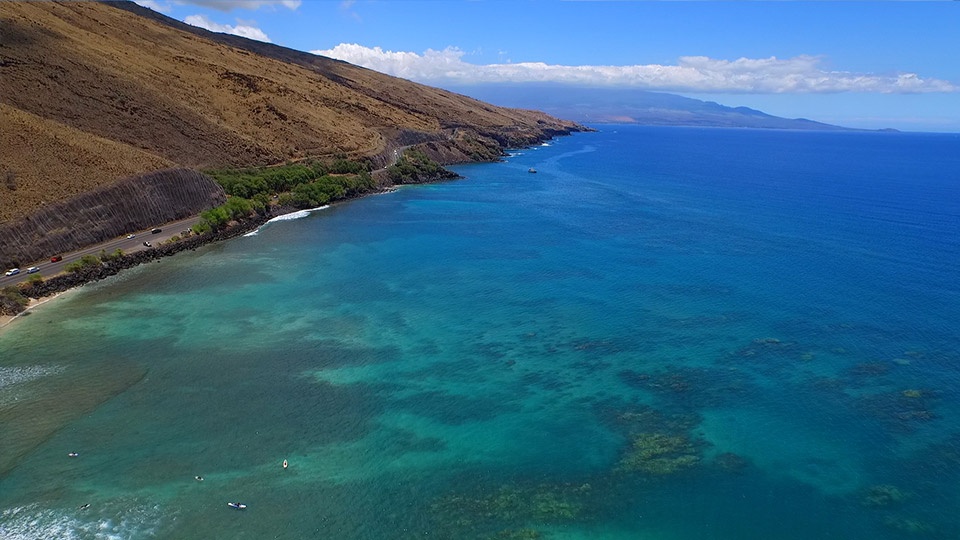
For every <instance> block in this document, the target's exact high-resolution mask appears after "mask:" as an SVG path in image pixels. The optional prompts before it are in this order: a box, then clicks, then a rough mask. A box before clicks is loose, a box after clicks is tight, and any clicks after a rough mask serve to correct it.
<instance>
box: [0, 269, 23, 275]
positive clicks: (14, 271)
mask: <svg viewBox="0 0 960 540" xmlns="http://www.w3.org/2000/svg"><path fill="white" fill-rule="evenodd" d="M19 273H20V269H19V268H11V269H9V270H7V273H6V274H4V275H5V276H7V277H10V276H15V275H17V274H19Z"/></svg>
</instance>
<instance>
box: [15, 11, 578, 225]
mask: <svg viewBox="0 0 960 540" xmlns="http://www.w3.org/2000/svg"><path fill="white" fill-rule="evenodd" d="M0 115H2V118H0V120H2V124H0V143H2V145H0V221H7V220H10V219H12V218H14V217H18V216H22V215H25V214H26V213H28V212H31V211H33V210H35V209H36V208H37V206H38V205H41V204H44V203H51V202H54V201H57V200H62V199H64V198H66V197H69V196H73V195H77V194H79V193H83V192H85V191H88V190H90V189H91V188H92V187H96V186H99V185H104V184H108V183H112V182H114V181H116V180H117V179H118V178H121V177H124V176H128V175H131V174H134V173H139V172H144V171H148V170H156V169H160V168H167V167H171V166H184V167H190V168H204V167H214V166H222V165H261V164H271V163H278V162H282V161H285V160H288V159H296V158H302V157H307V156H323V155H333V154H338V153H344V154H348V155H351V156H374V155H377V154H379V153H382V152H384V151H385V150H387V149H388V148H391V147H393V146H396V145H397V142H396V141H397V140H398V138H404V137H405V138H407V139H409V138H410V133H411V132H417V133H420V135H418V136H415V137H414V138H417V137H420V138H421V139H423V138H424V137H426V138H430V139H438V138H446V137H454V136H456V137H457V138H459V139H460V140H463V139H464V138H465V137H466V138H467V139H470V140H472V139H473V134H476V135H479V136H480V137H479V139H480V140H484V139H485V138H486V139H487V140H489V139H493V140H496V141H497V142H499V143H500V145H501V146H505V145H511V144H523V143H529V142H533V141H536V140H539V139H542V138H545V137H548V136H551V135H555V134H558V133H562V132H567V131H569V130H571V129H576V126H575V125H573V124H571V123H566V122H561V121H559V120H556V119H554V118H551V117H549V116H547V115H544V114H542V113H537V112H532V111H520V110H513V109H503V108H498V107H494V106H491V105H487V104H484V103H482V102H479V101H476V100H473V99H470V98H467V97H465V96H461V95H458V94H454V93H451V92H446V91H443V90H439V89H434V88H430V87H426V86H423V85H419V84H415V83H412V82H409V81H406V80H402V79H397V78H394V77H389V76H387V75H383V74H380V73H376V72H373V71H370V70H367V69H363V68H359V67H356V66H353V65H350V64H347V63H344V62H339V61H335V60H331V59H328V58H323V57H319V56H315V55H311V54H308V53H302V52H298V51H293V50H290V49H285V48H283V47H278V46H276V45H270V44H264V43H259V42H255V41H250V40H246V39H243V38H238V37H235V36H227V35H223V34H215V33H211V32H207V31H205V30H202V29H198V28H193V27H190V26H187V25H184V24H182V23H179V22H178V21H174V20H172V19H169V18H167V17H164V16H162V15H159V14H156V13H154V12H152V11H149V10H147V9H145V8H141V7H139V6H137V5H135V4H132V3H127V2H123V3H94V2H66V3H55V2H0ZM465 134H466V135H465ZM461 146H463V145H461ZM445 155H449V156H450V159H462V158H468V157H469V152H463V151H461V152H459V153H457V152H454V153H449V154H445ZM11 173H12V175H13V177H15V180H16V186H13V185H12V184H11V185H10V186H8V185H6V184H5V183H4V179H5V178H10V177H11Z"/></svg>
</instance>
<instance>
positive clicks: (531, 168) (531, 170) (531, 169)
mask: <svg viewBox="0 0 960 540" xmlns="http://www.w3.org/2000/svg"><path fill="white" fill-rule="evenodd" d="M527 172H528V173H531V174H533V173H536V172H537V170H536V169H534V168H533V167H530V168H529V169H527Z"/></svg>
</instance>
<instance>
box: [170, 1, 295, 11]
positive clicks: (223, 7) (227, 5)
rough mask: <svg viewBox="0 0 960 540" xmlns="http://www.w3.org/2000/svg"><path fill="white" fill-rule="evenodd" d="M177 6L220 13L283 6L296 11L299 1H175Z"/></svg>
mask: <svg viewBox="0 0 960 540" xmlns="http://www.w3.org/2000/svg"><path fill="white" fill-rule="evenodd" d="M176 2H177V3H178V4H193V5H196V6H204V7H208V8H213V9H218V10H220V11H231V10H234V9H260V8H261V7H265V6H267V7H275V6H283V7H285V8H288V9H297V8H298V7H300V4H301V3H302V2H301V0H176Z"/></svg>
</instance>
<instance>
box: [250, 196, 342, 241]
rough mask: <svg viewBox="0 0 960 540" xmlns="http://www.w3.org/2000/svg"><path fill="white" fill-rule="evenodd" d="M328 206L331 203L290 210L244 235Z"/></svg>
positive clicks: (303, 216)
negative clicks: (294, 210)
mask: <svg viewBox="0 0 960 540" xmlns="http://www.w3.org/2000/svg"><path fill="white" fill-rule="evenodd" d="M326 208H330V205H329V204H325V205H323V206H318V207H316V208H309V209H307V210H297V211H296V212H290V213H289V214H283V215H282V216H277V217H275V218H273V219H270V220H269V221H267V222H266V223H264V224H263V225H261V226H259V227H257V229H256V230H254V231H250V232H248V233H247V234H245V235H244V236H256V235H257V233H258V232H260V231H261V230H262V229H263V228H264V227H266V226H267V225H270V224H271V223H274V222H277V221H290V220H292V219H300V218H305V217H307V216H309V215H310V212H316V211H317V210H324V209H326Z"/></svg>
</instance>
